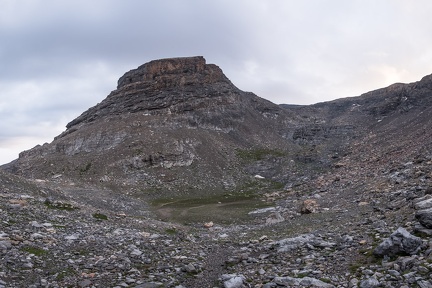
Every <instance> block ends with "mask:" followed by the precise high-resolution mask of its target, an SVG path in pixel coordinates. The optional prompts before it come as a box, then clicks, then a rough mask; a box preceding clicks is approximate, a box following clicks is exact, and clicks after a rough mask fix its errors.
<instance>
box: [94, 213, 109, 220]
mask: <svg viewBox="0 0 432 288" xmlns="http://www.w3.org/2000/svg"><path fill="white" fill-rule="evenodd" d="M93 218H96V219H98V220H108V216H107V215H105V214H101V213H95V214H93Z"/></svg>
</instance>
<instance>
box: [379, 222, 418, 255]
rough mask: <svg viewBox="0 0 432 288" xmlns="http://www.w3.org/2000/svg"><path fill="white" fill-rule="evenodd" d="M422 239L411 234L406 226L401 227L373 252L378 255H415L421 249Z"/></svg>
mask: <svg viewBox="0 0 432 288" xmlns="http://www.w3.org/2000/svg"><path fill="white" fill-rule="evenodd" d="M422 243H423V242H422V239H421V238H419V237H416V236H414V235H411V234H410V233H409V232H408V231H407V230H406V229H405V228H402V227H399V228H398V229H397V230H396V231H395V232H393V233H392V234H391V235H390V237H389V238H387V239H385V240H384V241H383V242H382V243H381V244H380V245H378V247H377V248H375V250H374V251H373V253H374V254H375V255H377V256H389V257H392V256H396V255H401V254H402V255H404V254H406V255H414V254H416V253H418V252H419V251H420V249H421V245H422Z"/></svg>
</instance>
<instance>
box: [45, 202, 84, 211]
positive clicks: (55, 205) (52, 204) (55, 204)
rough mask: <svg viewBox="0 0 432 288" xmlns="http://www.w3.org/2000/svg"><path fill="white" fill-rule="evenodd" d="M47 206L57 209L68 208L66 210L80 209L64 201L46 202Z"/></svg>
mask: <svg viewBox="0 0 432 288" xmlns="http://www.w3.org/2000/svg"><path fill="white" fill-rule="evenodd" d="M45 206H46V207H48V208H49V209H57V210H66V211H73V210H78V209H79V208H78V207H76V206H73V205H72V204H69V203H63V202H45Z"/></svg>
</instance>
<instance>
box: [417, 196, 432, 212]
mask: <svg viewBox="0 0 432 288" xmlns="http://www.w3.org/2000/svg"><path fill="white" fill-rule="evenodd" d="M414 208H415V209H416V210H422V209H429V208H432V198H430V199H426V200H423V201H420V202H417V203H415V204H414Z"/></svg>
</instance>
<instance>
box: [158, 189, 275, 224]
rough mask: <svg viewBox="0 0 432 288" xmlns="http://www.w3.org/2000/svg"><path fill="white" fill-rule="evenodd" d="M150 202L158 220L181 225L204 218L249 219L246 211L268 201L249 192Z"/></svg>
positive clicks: (221, 219)
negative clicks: (158, 217)
mask: <svg viewBox="0 0 432 288" xmlns="http://www.w3.org/2000/svg"><path fill="white" fill-rule="evenodd" d="M253 191H255V190H253ZM151 204H152V206H153V207H154V209H155V211H156V213H157V214H158V215H159V216H160V217H161V218H162V219H164V220H169V221H174V222H178V223H183V224H189V223H197V222H200V223H202V222H208V221H213V222H215V223H220V224H232V223H235V222H242V221H245V220H249V219H250V217H251V216H250V215H248V212H250V211H252V210H255V209H259V208H263V207H267V206H268V203H265V202H263V201H261V199H260V198H259V197H258V195H257V194H255V193H251V191H245V192H240V193H239V192H232V193H225V194H222V195H220V194H219V195H206V196H203V197H195V198H185V197H176V198H168V199H167V198H163V199H162V198H160V199H156V200H153V202H152V203H151Z"/></svg>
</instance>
